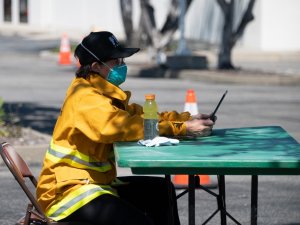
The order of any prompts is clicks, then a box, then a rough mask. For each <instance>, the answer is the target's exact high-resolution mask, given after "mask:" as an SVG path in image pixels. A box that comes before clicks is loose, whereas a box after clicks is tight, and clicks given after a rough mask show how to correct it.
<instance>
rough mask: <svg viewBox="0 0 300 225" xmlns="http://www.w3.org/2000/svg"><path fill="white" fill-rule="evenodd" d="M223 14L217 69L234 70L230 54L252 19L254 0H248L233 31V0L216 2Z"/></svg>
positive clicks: (218, 0)
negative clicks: (241, 16)
mask: <svg viewBox="0 0 300 225" xmlns="http://www.w3.org/2000/svg"><path fill="white" fill-rule="evenodd" d="M217 2H218V4H219V5H220V7H221V9H222V11H223V14H224V26H223V32H222V41H221V46H220V51H219V55H218V68H219V69H235V67H234V66H233V64H232V61H231V52H232V49H233V47H234V46H235V44H236V42H237V40H238V39H239V38H240V37H241V36H242V34H243V33H244V30H245V28H246V25H247V24H248V23H249V22H250V21H252V20H253V19H254V16H253V14H252V9H253V6H254V3H255V0H249V3H248V6H247V9H246V11H245V13H244V15H243V18H242V19H241V22H240V24H239V26H238V28H237V29H236V31H235V32H234V31H233V17H234V4H235V0H230V1H229V2H227V1H226V0H217Z"/></svg>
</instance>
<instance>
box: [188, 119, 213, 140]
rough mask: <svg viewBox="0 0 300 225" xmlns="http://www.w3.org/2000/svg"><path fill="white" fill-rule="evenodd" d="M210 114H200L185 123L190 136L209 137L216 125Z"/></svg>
mask: <svg viewBox="0 0 300 225" xmlns="http://www.w3.org/2000/svg"><path fill="white" fill-rule="evenodd" d="M209 117H210V115H208V114H198V115H195V116H193V117H192V119H191V120H188V121H186V122H185V124H186V133H187V135H188V136H209V135H210V134H211V132H212V128H213V125H214V124H215V123H214V122H213V121H212V120H210V119H209Z"/></svg>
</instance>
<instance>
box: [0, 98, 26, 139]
mask: <svg viewBox="0 0 300 225" xmlns="http://www.w3.org/2000/svg"><path fill="white" fill-rule="evenodd" d="M3 104H4V101H3V99H2V98H1V97H0V137H21V136H22V128H21V126H19V122H20V119H19V117H18V116H17V114H14V113H6V112H5V111H4V108H3Z"/></svg>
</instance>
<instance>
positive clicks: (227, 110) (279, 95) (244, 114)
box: [0, 31, 300, 225]
mask: <svg viewBox="0 0 300 225" xmlns="http://www.w3.org/2000/svg"><path fill="white" fill-rule="evenodd" d="M0 34H3V33H2V32H1V31H0ZM59 41H60V40H59V39H58V38H57V37H48V36H46V35H44V34H43V35H36V34H25V35H22V34H17V35H15V34H13V35H12V34H7V33H5V34H4V35H0V43H1V44H0V51H1V55H0V67H1V70H0V80H1V83H0V96H1V97H2V98H3V99H4V101H5V104H6V107H7V109H10V110H12V111H13V112H14V113H17V116H18V118H20V120H21V123H22V124H23V125H24V126H28V127H31V128H33V129H35V130H36V131H37V132H40V133H42V134H43V135H46V136H48V137H49V138H50V137H51V131H52V129H53V126H54V123H55V120H56V118H57V115H58V113H59V109H60V106H61V104H62V102H63V99H64V96H65V91H66V89H67V87H68V84H69V82H70V81H71V79H72V78H73V77H74V72H75V70H76V65H75V63H74V64H73V65H70V66H61V65H58V63H57V55H56V54H53V53H52V52H51V49H53V48H54V47H57V46H58V45H59ZM197 54H202V55H206V56H207V58H208V60H209V69H208V70H185V69H183V70H180V71H168V70H167V71H166V70H164V71H163V72H161V71H160V73H159V74H157V71H158V70H157V68H155V67H154V65H153V63H152V62H151V60H150V59H149V57H148V54H147V51H142V52H141V53H139V54H136V55H135V56H133V57H131V58H129V59H128V60H127V64H128V67H129V71H128V73H129V76H128V79H127V81H126V83H125V84H124V85H123V86H122V88H123V89H126V90H131V91H132V94H133V96H132V101H133V102H137V103H140V104H142V102H143V101H144V94H145V93H147V92H154V93H156V95H157V98H158V100H157V101H158V105H159V109H160V111H164V110H173V109H174V110H177V111H182V110H183V105H184V98H185V91H186V90H187V89H189V88H192V89H195V90H196V94H197V103H198V107H199V110H200V111H201V112H210V110H212V109H213V108H214V106H215V104H216V102H217V101H218V99H219V98H220V96H221V94H222V93H223V92H224V90H226V89H228V90H229V93H228V96H227V97H226V99H225V101H224V103H223V105H222V107H221V108H220V110H219V114H218V121H217V124H216V126H215V127H216V128H224V127H241V126H259V125H279V126H282V127H283V128H284V129H286V130H287V131H288V132H289V133H290V134H291V135H292V136H293V137H294V138H295V139H296V140H297V141H298V142H299V141H300V129H299V127H300V126H299V125H300V116H299V115H300V114H299V112H300V57H299V56H300V53H297V52H293V53H258V52H250V51H245V50H243V51H242V50H237V51H236V52H235V53H234V55H233V61H234V63H235V65H236V66H238V67H241V69H240V70H237V71H218V70H216V69H215V64H216V53H215V52H212V51H211V52H208V51H200V50H198V51H197ZM141 71H142V72H145V71H146V72H147V73H142V72H141ZM151 72H152V75H151ZM145 74H146V75H145ZM47 145H48V143H39V144H35V143H34V142H33V143H32V144H30V145H28V146H15V147H16V149H17V151H18V152H19V153H20V154H21V155H22V156H23V157H24V158H25V160H26V161H27V162H28V163H29V165H30V166H31V168H32V169H33V171H34V174H36V175H37V176H38V174H39V170H40V168H41V163H42V160H43V157H44V153H45V149H46V148H47ZM118 173H119V175H128V174H131V172H130V170H128V169H122V168H119V172H118ZM0 178H1V185H0V200H1V207H0V224H1V225H4V224H14V223H15V221H16V219H18V218H19V217H20V216H21V215H22V214H23V213H24V210H25V205H26V202H27V201H26V197H25V196H24V194H23V193H22V191H21V190H20V188H19V187H18V185H17V184H16V181H14V180H13V178H12V176H11V174H10V173H9V172H8V171H7V169H6V167H5V166H4V165H3V162H2V160H0ZM211 179H212V182H216V177H215V176H211ZM226 185H227V187H226V188H227V189H226V190H227V192H226V198H227V208H228V211H229V212H230V214H232V215H233V216H234V217H235V218H236V219H237V220H238V221H240V222H241V223H242V224H250V177H249V176H227V177H226ZM299 186H300V179H299V177H298V176H261V177H259V193H258V194H259V202H258V207H259V210H258V224H282V225H297V224H300V213H299V212H300V197H299V194H300V191H299ZM214 191H217V190H214ZM178 192H179V191H178ZM178 207H179V213H180V218H181V222H182V224H187V196H184V197H182V198H180V199H179V201H178ZM216 207H217V205H216V200H215V199H214V197H212V196H210V195H208V194H207V193H205V192H203V191H201V190H197V192H196V210H197V213H196V216H197V217H196V224H200V223H201V222H203V221H204V220H205V219H206V217H207V216H209V215H210V214H211V213H212V212H213V211H214V210H215V209H216ZM219 220H220V216H219V215H217V216H215V218H214V219H213V220H212V221H211V222H210V223H209V224H218V223H219ZM228 224H233V223H232V222H231V221H230V219H228Z"/></svg>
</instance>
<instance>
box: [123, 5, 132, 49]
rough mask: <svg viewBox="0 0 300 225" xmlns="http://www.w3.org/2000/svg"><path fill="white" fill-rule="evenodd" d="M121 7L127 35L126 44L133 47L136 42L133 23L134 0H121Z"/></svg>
mask: <svg viewBox="0 0 300 225" xmlns="http://www.w3.org/2000/svg"><path fill="white" fill-rule="evenodd" d="M120 7H121V14H122V20H123V25H124V30H125V35H126V43H127V44H128V45H130V46H131V45H132V44H133V40H134V32H133V22H132V0H120Z"/></svg>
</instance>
